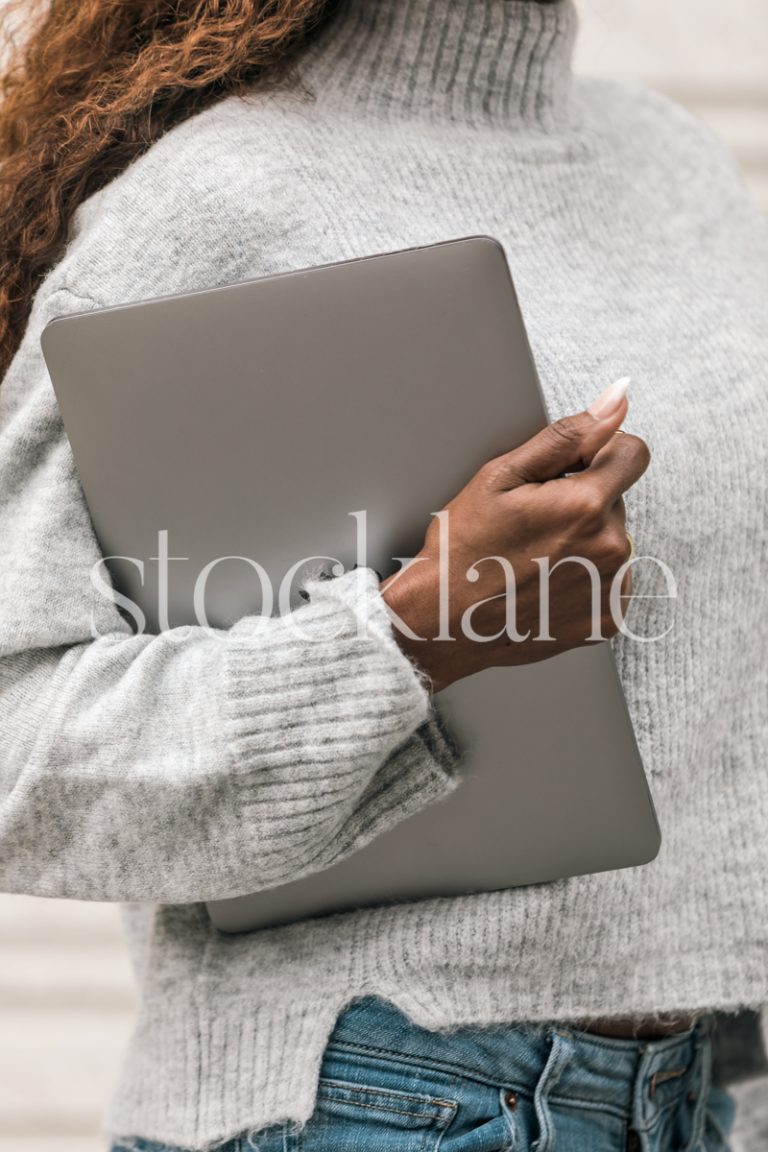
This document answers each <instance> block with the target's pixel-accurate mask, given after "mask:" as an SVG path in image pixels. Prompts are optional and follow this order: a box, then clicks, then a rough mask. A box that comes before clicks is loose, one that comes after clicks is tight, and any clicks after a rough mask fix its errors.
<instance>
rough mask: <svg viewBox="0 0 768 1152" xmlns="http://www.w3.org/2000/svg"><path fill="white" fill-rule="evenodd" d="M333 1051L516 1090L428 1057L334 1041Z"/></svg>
mask: <svg viewBox="0 0 768 1152" xmlns="http://www.w3.org/2000/svg"><path fill="white" fill-rule="evenodd" d="M334 1051H338V1052H360V1053H362V1054H364V1055H365V1054H368V1053H370V1054H371V1055H375V1056H379V1057H380V1058H381V1059H383V1060H387V1061H389V1063H390V1064H410V1065H413V1066H414V1067H416V1068H427V1069H432V1070H434V1071H435V1072H439V1071H441V1070H442V1069H446V1071H450V1072H458V1073H459V1075H460V1076H462V1077H463V1078H464V1079H465V1080H472V1081H473V1082H474V1083H476V1084H484V1085H485V1086H486V1087H490V1088H511V1087H513V1088H517V1085H516V1084H511V1083H509V1084H508V1083H507V1082H506V1081H498V1080H485V1079H483V1077H482V1076H481V1075H480V1074H479V1073H478V1072H475V1071H473V1069H471V1068H466V1067H465V1065H463V1064H454V1063H452V1061H450V1060H440V1059H435V1058H433V1057H431V1056H430V1057H428V1059H427V1060H426V1061H425V1060H423V1059H421V1060H420V1059H419V1057H418V1056H411V1055H410V1054H409V1053H407V1052H393V1051H392V1050H391V1049H390V1048H377V1047H376V1046H375V1045H373V1044H348V1043H345V1042H342V1041H334V1043H333V1044H329V1045H328V1047H327V1048H326V1052H327V1053H330V1054H331V1055H333V1053H334ZM521 1091H522V1092H523V1094H524V1095H530V1093H527V1092H526V1091H525V1089H521Z"/></svg>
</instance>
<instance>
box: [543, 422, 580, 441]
mask: <svg viewBox="0 0 768 1152" xmlns="http://www.w3.org/2000/svg"><path fill="white" fill-rule="evenodd" d="M548 434H549V436H550V437H551V438H552V440H553V441H554V442H555V443H556V444H557V445H558V446H559V445H560V444H562V443H563V442H565V443H566V444H567V445H568V446H569V447H573V446H574V445H576V444H579V443H581V439H582V429H581V423H580V422H579V419H578V417H576V416H561V417H560V419H559V420H555V421H554V422H553V423H552V424H550V425H549V429H548Z"/></svg>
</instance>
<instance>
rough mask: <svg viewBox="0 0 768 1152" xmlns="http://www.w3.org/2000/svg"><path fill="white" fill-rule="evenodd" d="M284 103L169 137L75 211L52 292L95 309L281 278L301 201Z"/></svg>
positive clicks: (290, 114) (239, 104)
mask: <svg viewBox="0 0 768 1152" xmlns="http://www.w3.org/2000/svg"><path fill="white" fill-rule="evenodd" d="M299 120H301V113H300V111H299V110H298V109H294V107H293V105H292V104H291V103H286V102H280V101H277V100H274V99H269V98H257V97H256V96H255V95H252V96H246V97H244V98H241V97H229V98H226V99H224V100H222V101H220V102H219V103H218V104H216V105H213V106H212V107H210V108H208V109H206V110H205V111H203V112H200V113H198V114H196V115H195V116H192V117H190V118H189V119H187V120H185V121H184V122H182V123H181V124H179V125H177V126H176V127H174V128H173V129H171V130H170V131H168V132H167V133H166V134H165V135H164V136H162V137H161V138H160V139H159V140H158V141H156V142H155V143H154V144H153V145H152V146H151V147H150V148H149V149H148V150H147V151H146V152H145V153H144V154H143V155H142V156H140V157H139V158H138V159H137V160H135V161H134V162H133V164H131V165H130V167H129V168H127V169H126V170H125V171H124V172H122V173H121V174H120V175H118V176H117V177H116V178H115V179H114V180H112V181H111V182H110V183H109V184H107V185H106V186H105V187H104V188H103V189H101V190H100V191H99V192H97V193H95V194H94V195H92V196H91V197H89V199H88V200H87V201H85V202H84V203H83V204H82V205H80V207H79V208H78V210H77V212H76V213H75V217H74V219H73V222H72V227H71V232H70V238H69V243H68V246H67V249H66V251H65V253H64V256H63V258H62V259H61V261H60V262H59V264H58V265H57V266H56V268H55V269H54V270H53V271H52V274H51V275H52V277H53V279H54V281H55V284H53V285H51V288H58V287H63V288H68V289H70V290H71V291H73V292H74V293H76V294H77V295H80V296H84V297H87V298H91V299H93V300H94V301H95V302H96V303H97V304H101V305H109V304H113V303H128V302H130V301H131V300H134V299H140V298H145V299H146V298H148V297H151V296H157V295H163V294H167V293H171V292H178V291H184V290H194V289H196V288H204V287H212V286H215V285H218V284H224V283H228V282H231V281H233V280H237V279H241V278H245V277H247V276H250V275H260V274H265V273H268V272H270V271H272V270H277V269H279V267H280V257H281V250H280V245H281V236H283V235H284V234H285V232H286V230H290V229H291V228H292V227H293V225H294V223H295V221H296V220H297V219H298V218H299V217H300V214H301V211H302V206H303V202H304V200H305V199H306V197H305V194H304V192H303V190H302V187H301V183H300V180H299V179H298V171H297V169H298V167H299V166H298V165H297V163H296V160H297V158H298V153H299V150H300V147H301V145H300V143H299V141H298V139H297V132H296V130H295V129H294V122H296V121H299Z"/></svg>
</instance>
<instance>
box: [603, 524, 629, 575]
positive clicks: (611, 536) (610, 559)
mask: <svg viewBox="0 0 768 1152" xmlns="http://www.w3.org/2000/svg"><path fill="white" fill-rule="evenodd" d="M599 548H600V553H601V556H602V557H603V559H604V560H605V562H606V564H607V566H608V567H609V568H610V569H611V570H613V571H616V570H617V569H619V568H620V567H621V565H622V564H623V563H624V561H625V560H626V559H627V556H628V555H629V544H628V542H627V536H626V533H625V532H624V531H623V529H621V528H618V527H616V526H614V525H611V526H610V527H608V528H604V529H603V531H602V532H601V533H600V537H599Z"/></svg>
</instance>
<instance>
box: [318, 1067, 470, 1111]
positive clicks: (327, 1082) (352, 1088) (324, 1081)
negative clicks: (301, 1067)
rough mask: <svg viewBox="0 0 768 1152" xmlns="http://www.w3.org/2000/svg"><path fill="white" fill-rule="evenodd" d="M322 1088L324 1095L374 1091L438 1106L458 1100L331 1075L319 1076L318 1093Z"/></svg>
mask: <svg viewBox="0 0 768 1152" xmlns="http://www.w3.org/2000/svg"><path fill="white" fill-rule="evenodd" d="M324 1088H325V1090H326V1095H328V1094H329V1092H330V1093H331V1094H332V1093H333V1090H334V1089H340V1090H341V1091H342V1092H368V1093H374V1094H375V1095H376V1096H392V1097H393V1098H394V1099H395V1100H402V1101H408V1100H412V1101H418V1103H419V1104H425V1105H426V1104H432V1105H434V1106H436V1107H439V1108H456V1107H457V1106H458V1101H456V1100H446V1099H445V1098H444V1097H440V1096H429V1095H427V1094H426V1093H420V1092H400V1091H398V1090H397V1089H396V1088H378V1087H377V1086H376V1085H375V1084H355V1083H354V1082H353V1081H351V1080H335V1079H334V1078H333V1077H332V1076H325V1077H321V1079H320V1081H319V1082H318V1095H320V1093H321V1092H323V1090H324ZM386 1107H389V1105H386ZM409 1115H419V1113H409Z"/></svg>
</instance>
